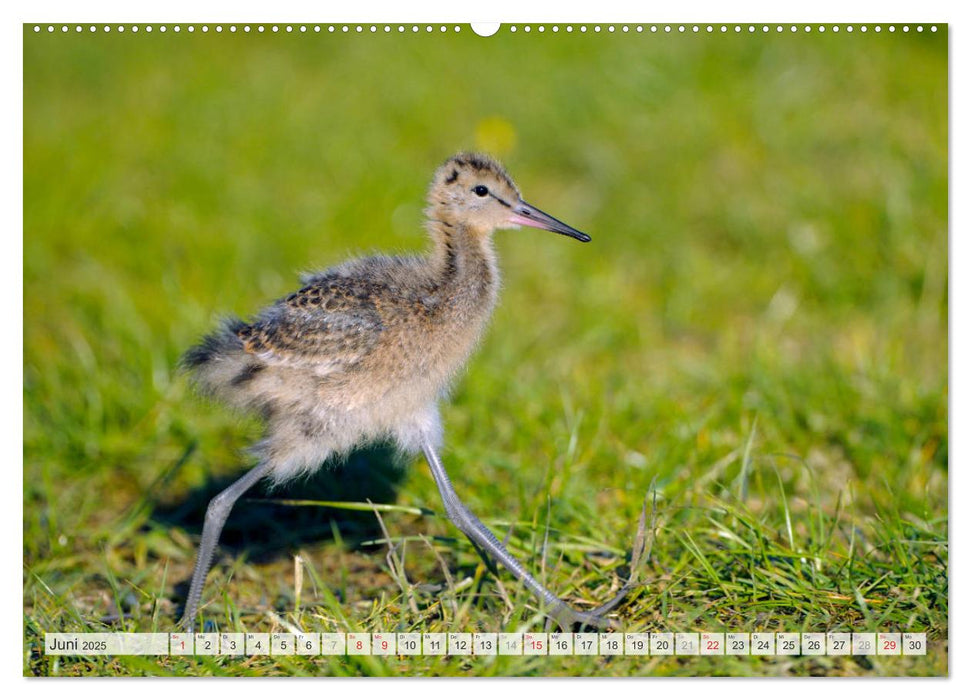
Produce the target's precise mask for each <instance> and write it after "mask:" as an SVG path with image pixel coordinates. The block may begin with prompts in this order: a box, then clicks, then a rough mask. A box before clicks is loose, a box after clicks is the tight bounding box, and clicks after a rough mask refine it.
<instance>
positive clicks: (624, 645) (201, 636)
mask: <svg viewBox="0 0 971 700" xmlns="http://www.w3.org/2000/svg"><path fill="white" fill-rule="evenodd" d="M44 653H45V654H46V655H50V656H123V655H133V656H192V655H195V656H271V657H273V656H313V657H319V656H323V657H334V656H389V657H390V656H402V657H403V656H472V657H480V656H481V657H492V656H598V655H599V656H766V657H769V656H882V657H891V656H925V655H926V654H927V633H926V632H890V631H884V632H626V633H624V632H576V633H570V632H550V633H547V632H427V633H421V632H346V633H345V632H307V633H289V632H272V633H271V632H221V633H220V632H205V633H196V634H190V633H186V632H172V633H164V632H157V633H110V632H109V633H74V632H49V633H46V634H45V635H44Z"/></svg>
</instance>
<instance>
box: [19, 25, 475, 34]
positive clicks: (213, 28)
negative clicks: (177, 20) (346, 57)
mask: <svg viewBox="0 0 971 700" xmlns="http://www.w3.org/2000/svg"><path fill="white" fill-rule="evenodd" d="M85 28H87V30H88V31H89V32H102V33H110V32H117V33H119V34H123V33H125V32H126V31H127V32H131V33H132V34H137V33H138V32H146V33H152V32H161V33H165V32H174V33H176V34H179V33H181V32H183V31H184V32H188V33H190V34H193V33H195V32H197V31H198V32H202V33H203V34H206V33H209V32H215V33H217V34H221V33H223V32H228V33H230V34H235V33H239V32H241V33H244V34H249V33H256V34H265V33H270V34H279V33H285V34H307V33H314V34H320V33H321V32H328V33H330V34H334V33H344V34H351V33H357V34H364V33H370V34H378V33H384V34H390V33H392V32H394V31H397V32H398V33H399V34H404V33H405V32H411V33H413V34H417V33H419V32H421V31H424V32H425V33H432V32H436V31H437V32H439V33H445V32H449V31H452V32H455V33H458V32H461V31H462V28H461V27H460V26H458V25H448V26H447V25H444V24H442V25H431V24H426V25H418V24H410V25H404V24H398V25H391V24H383V25H382V24H226V25H223V24H215V25H208V24H201V25H195V24H187V25H180V24H174V25H165V24H161V25H151V24H145V25H138V24H130V25H125V24H115V25H112V24H105V25H94V24H92V25H86V26H82V25H80V24H76V25H68V24H61V25H55V24H48V25H40V24H35V25H34V26H33V29H34V33H35V34H39V33H41V32H43V31H45V30H46V31H47V32H48V33H49V34H53V33H55V32H57V31H60V32H61V33H67V32H70V31H72V30H73V31H74V32H76V33H80V32H83V31H85Z"/></svg>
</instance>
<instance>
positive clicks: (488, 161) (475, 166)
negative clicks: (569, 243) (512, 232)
mask: <svg viewBox="0 0 971 700" xmlns="http://www.w3.org/2000/svg"><path fill="white" fill-rule="evenodd" d="M428 205H429V206H428V209H427V210H426V213H427V214H428V217H429V219H430V220H431V221H432V222H435V221H438V222H441V223H443V224H445V225H447V226H464V227H465V228H467V229H469V230H471V231H474V232H476V233H478V234H482V235H488V234H490V233H492V232H493V231H495V230H496V229H500V228H519V227H520V226H531V227H533V228H539V229H543V230H546V231H553V232H555V233H561V234H563V235H565V236H570V237H572V238H576V239H577V240H578V241H583V242H584V243H586V242H587V241H589V240H590V236H588V235H587V234H585V233H582V232H580V231H577V230H576V229H575V228H573V227H571V226H567V225H566V224H564V223H563V222H562V221H559V220H557V219H554V218H553V217H552V216H550V215H549V214H545V213H544V212H542V211H540V210H539V209H537V208H536V207H534V206H533V205H531V204H527V203H526V202H524V201H523V198H522V196H521V195H520V194H519V188H518V187H516V183H514V182H513V181H512V178H510V177H509V175H508V174H507V173H506V171H505V169H504V168H503V167H502V166H501V165H500V164H499V163H498V162H496V161H495V160H494V159H492V158H490V157H489V156H486V155H482V154H479V153H459V154H457V155H454V156H452V157H451V158H449V159H448V160H447V161H445V163H444V164H443V165H442V166H441V167H440V168H439V169H438V170H437V171H436V172H435V177H434V178H433V179H432V184H431V187H430V188H429V190H428Z"/></svg>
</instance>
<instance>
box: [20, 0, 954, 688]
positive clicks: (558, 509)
mask: <svg viewBox="0 0 971 700" xmlns="http://www.w3.org/2000/svg"><path fill="white" fill-rule="evenodd" d="M321 12H322V13H323V14H326V10H321ZM318 14H320V13H318ZM400 14H402V15H406V14H407V13H406V12H402V13H400ZM295 19H297V18H295ZM948 37H949V28H948V24H947V23H944V22H941V23H933V22H906V23H896V24H894V23H880V22H877V23H833V22H814V23H812V24H805V23H797V24H791V23H785V24H780V23H763V22H745V23H726V22H690V23H677V22H675V23H663V22H662V23H651V22H634V21H631V22H613V23H604V22H601V23H596V22H539V21H536V22H530V23H515V22H497V23H494V24H468V23H462V22H447V23H443V22H427V21H426V22H388V23H386V22H360V23H356V22H351V23H347V22H321V21H316V22H312V21H307V22H297V21H294V22H276V23H274V22H267V23H259V22H245V21H235V22H234V21H224V22H210V23H200V22H165V23H134V24H132V23H125V22H110V21H99V22H97V23H91V22H87V23H76V22H74V23H65V22H50V21H48V22H31V21H29V20H28V21H27V22H26V23H25V24H23V26H22V39H23V173H22V174H23V300H24V301H23V319H24V323H23V350H24V353H23V356H24V360H23V416H24V421H23V462H24V479H23V484H24V487H23V488H24V493H23V510H24V516H23V533H24V534H23V586H24V588H23V601H24V609H23V657H22V658H23V674H24V675H25V676H43V677H62V676H160V675H164V676H172V675H177V676H358V677H360V676H403V677H414V676H453V677H479V676H491V677H494V676H499V677H536V676H540V677H545V676H557V677H589V676H597V677H647V676H702V677H703V676H781V677H789V678H792V677H810V676H866V677H887V676H946V675H948V673H949V667H948V636H949V627H948V619H949V618H948V616H949V607H948V596H949V587H948V567H949V551H948V526H949V520H948V445H949V439H948V419H949V412H948V398H949V389H948V378H949V372H948V330H949V328H948V312H949V303H948V284H949V276H948V221H949V219H948V168H949V154H948V146H949V125H948V102H949V91H948V49H949V44H948Z"/></svg>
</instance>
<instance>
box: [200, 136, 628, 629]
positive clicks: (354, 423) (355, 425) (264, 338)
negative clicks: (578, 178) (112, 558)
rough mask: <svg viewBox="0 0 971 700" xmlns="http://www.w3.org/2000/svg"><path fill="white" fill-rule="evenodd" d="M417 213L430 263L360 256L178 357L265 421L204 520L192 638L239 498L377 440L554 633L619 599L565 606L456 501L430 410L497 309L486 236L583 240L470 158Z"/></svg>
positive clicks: (456, 164) (484, 162)
mask: <svg viewBox="0 0 971 700" xmlns="http://www.w3.org/2000/svg"><path fill="white" fill-rule="evenodd" d="M426 214H427V217H428V231H429V234H430V236H431V239H432V247H431V251H430V252H429V253H428V254H427V255H424V256H409V257H387V256H377V257H371V258H363V259H360V260H352V261H350V262H345V263H343V264H341V265H338V266H337V267H334V268H332V269H330V270H326V271H324V272H321V273H317V274H312V275H309V276H307V277H305V278H304V280H303V283H304V286H303V287H302V288H301V289H300V290H298V291H297V292H294V293H293V294H290V295H289V296H287V297H284V298H282V299H280V300H279V301H277V302H275V303H274V304H272V305H270V306H268V307H267V308H265V309H263V310H262V311H261V312H259V313H258V314H257V315H256V317H255V318H253V319H252V320H251V321H249V322H246V321H242V320H239V319H229V320H227V321H225V322H224V323H223V324H222V326H221V327H220V328H219V329H218V330H216V331H215V332H214V333H212V334H210V335H209V336H207V337H206V338H204V339H203V340H202V342H201V343H200V344H199V345H197V346H196V347H194V348H192V349H191V350H189V352H187V353H186V355H185V357H184V358H183V364H184V366H185V367H187V368H188V369H189V370H190V371H191V372H192V376H193V379H194V381H195V383H196V384H197V386H198V387H199V388H200V389H201V390H202V391H204V392H205V393H208V394H210V395H212V396H214V397H216V398H218V399H220V400H223V401H225V402H226V403H228V404H230V405H232V406H234V407H236V408H238V409H241V410H244V411H255V412H258V413H260V414H261V415H262V416H263V418H264V419H265V423H266V432H265V435H264V437H263V439H262V440H261V441H260V442H259V443H257V445H255V446H254V448H253V450H254V452H255V454H256V456H257V457H258V458H259V463H258V464H257V466H256V467H254V468H253V469H252V470H251V471H250V472H248V473H247V474H245V475H244V476H243V477H242V478H240V479H239V480H238V481H236V482H235V483H234V484H233V485H231V486H230V487H229V488H227V489H226V490H225V491H223V492H222V493H220V494H219V495H218V496H216V497H215V498H214V499H213V500H212V502H211V503H210V505H209V509H208V511H207V512H206V523H205V526H204V528H203V534H202V541H201V543H200V545H199V555H198V558H197V560H196V567H195V570H194V572H193V576H192V583H191V585H190V588H189V595H188V597H187V600H186V607H185V613H184V622H185V624H186V627H187V628H188V629H192V625H193V624H194V618H195V615H196V612H197V610H198V605H199V603H200V600H201V595H202V589H203V586H204V583H205V578H206V573H207V572H208V570H209V565H210V563H211V561H212V556H213V553H214V551H215V546H216V543H217V542H218V539H219V534H220V532H221V530H222V527H223V524H224V523H225V521H226V518H227V517H228V515H229V512H230V510H231V509H232V507H233V504H234V503H235V502H236V500H237V499H238V498H239V497H240V496H241V495H242V494H243V493H245V492H246V490H248V489H249V488H250V487H251V486H252V485H253V484H255V483H256V482H257V481H259V480H260V479H262V478H264V477H268V478H270V479H272V480H274V481H276V482H281V481H285V480H287V479H290V478H293V477H295V476H297V475H299V474H302V473H307V472H309V471H312V470H314V469H317V468H318V467H319V466H320V465H321V464H322V462H323V461H324V460H325V459H326V458H327V457H329V456H330V455H332V454H335V453H343V452H347V451H348V450H350V449H352V448H353V447H355V446H356V445H359V444H361V443H363V442H367V441H369V440H374V439H379V438H385V437H388V438H391V439H393V440H394V441H395V442H396V443H397V444H398V445H399V446H400V447H401V448H402V449H403V450H405V451H408V452H416V451H419V450H421V451H423V452H424V454H425V457H426V459H427V460H428V464H429V467H430V468H431V471H432V476H433V477H434V478H435V482H436V485H437V486H438V489H439V492H440V494H441V496H442V501H443V503H444V505H445V512H446V514H447V515H448V517H449V518H450V519H451V520H452V522H453V523H455V524H456V526H457V527H458V528H459V529H461V530H462V532H463V533H465V534H466V535H467V536H468V537H469V538H470V539H471V540H472V542H473V543H474V544H475V545H476V546H477V547H479V548H480V549H481V550H482V551H484V552H486V553H488V554H489V555H491V556H493V557H495V558H496V559H497V560H498V561H499V562H500V563H502V564H503V565H504V566H505V567H506V568H508V569H509V570H510V571H512V572H513V574H514V575H515V576H516V577H517V578H519V580H520V581H522V582H523V584H524V585H525V586H526V587H527V588H529V590H531V591H532V592H533V593H534V594H535V595H536V596H537V597H539V598H540V599H541V600H542V601H543V603H544V605H545V606H546V608H547V611H548V614H549V615H550V616H551V618H552V619H555V620H556V621H557V622H559V623H560V624H561V625H562V626H565V627H570V626H573V625H576V624H579V625H587V626H602V620H601V615H603V614H604V613H606V612H607V611H608V610H610V609H611V608H612V607H613V606H614V605H616V604H617V603H618V602H619V601H620V600H621V599H622V598H623V596H624V595H626V592H627V588H626V587H625V588H624V589H623V590H622V591H621V593H620V594H618V595H617V596H615V599H614V600H612V601H611V602H610V603H608V604H606V605H604V606H601V607H600V608H598V609H597V610H595V611H591V612H589V613H582V612H578V611H575V610H573V609H572V608H571V607H570V606H568V605H567V604H566V603H564V602H563V601H562V600H560V599H559V598H557V597H556V596H555V595H554V594H553V593H551V592H550V591H549V590H547V589H546V588H545V587H544V586H543V585H542V584H540V583H539V582H538V581H537V580H536V579H535V578H533V577H532V576H531V575H530V574H529V572H527V571H526V569H525V568H524V567H523V566H522V564H520V563H519V562H518V561H517V560H516V559H515V558H514V557H513V556H512V555H511V554H509V552H508V551H507V550H506V548H505V547H504V546H503V545H502V544H501V543H500V542H499V541H498V540H497V539H496V538H495V536H494V535H493V534H492V533H491V532H490V531H489V530H488V528H486V527H485V525H483V524H482V522H481V521H480V520H479V519H478V518H476V517H475V515H474V514H472V512H471V511H469V509H468V508H467V507H466V506H465V505H464V504H463V503H462V502H461V500H460V499H459V497H458V495H457V494H456V492H455V490H454V488H453V487H452V484H451V480H450V479H449V477H448V474H447V473H446V472H445V468H444V466H442V463H441V460H440V459H439V457H438V449H439V447H440V445H441V442H442V426H441V420H440V418H439V412H438V401H439V399H441V397H442V395H443V393H444V392H445V391H446V389H447V387H448V385H449V382H450V381H451V379H452V378H453V377H454V376H455V374H456V373H457V372H458V371H459V369H460V368H461V367H462V365H463V364H464V363H465V361H466V359H467V358H468V356H469V354H470V353H471V352H472V349H473V348H474V346H475V344H476V342H477V340H478V338H479V337H480V335H481V334H482V331H483V329H484V328H485V326H486V323H487V322H488V319H489V316H490V315H491V314H492V310H493V308H494V306H495V303H496V295H497V293H498V289H499V271H498V268H497V266H496V255H495V251H494V250H493V247H492V233H493V231H495V230H496V229H498V228H514V227H517V226H520V225H525V226H534V227H536V228H542V229H545V230H548V231H554V232H556V233H561V234H564V235H567V236H571V237H573V238H576V239H578V240H581V241H589V240H590V237H589V236H587V235H586V234H584V233H581V232H579V231H577V230H576V229H573V228H571V227H569V226H567V225H566V224H564V223H562V222H561V221H557V220H556V219H554V218H553V217H551V216H549V215H548V214H544V213H543V212H541V211H540V210H538V209H536V208H535V207H533V206H532V205H529V204H527V203H526V202H524V201H523V200H522V198H521V197H520V194H519V190H518V189H517V188H516V185H515V184H514V183H513V181H512V179H511V178H510V177H509V175H507V174H506V172H505V170H503V168H502V166H500V165H499V164H498V163H497V162H496V161H494V160H492V159H491V158H489V157H487V156H482V155H478V154H470V153H460V154H458V155H456V156H453V157H452V158H450V159H449V160H448V161H446V162H445V163H444V164H443V165H442V166H441V167H440V168H439V169H438V170H437V171H436V173H435V177H434V179H433V180H432V184H431V187H430V188H429V192H428V208H427V209H426Z"/></svg>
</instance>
